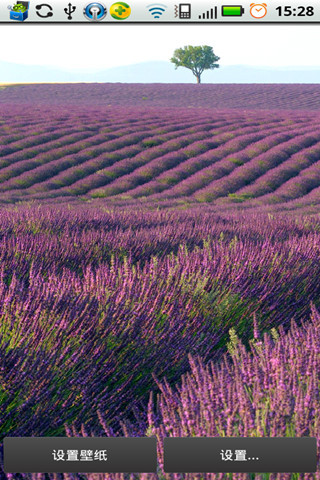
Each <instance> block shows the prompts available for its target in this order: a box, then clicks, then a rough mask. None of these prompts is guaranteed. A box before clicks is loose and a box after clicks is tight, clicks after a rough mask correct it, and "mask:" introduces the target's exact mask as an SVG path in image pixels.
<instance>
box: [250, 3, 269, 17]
mask: <svg viewBox="0 0 320 480" xmlns="http://www.w3.org/2000/svg"><path fill="white" fill-rule="evenodd" d="M250 15H251V17H253V18H263V17H265V16H266V15H267V4H266V3H251V4H250Z"/></svg>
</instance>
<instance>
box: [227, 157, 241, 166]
mask: <svg viewBox="0 0 320 480" xmlns="http://www.w3.org/2000/svg"><path fill="white" fill-rule="evenodd" d="M227 160H228V161H229V162H231V163H234V164H235V165H239V166H240V165H243V164H244V161H243V160H239V158H228V159H227Z"/></svg>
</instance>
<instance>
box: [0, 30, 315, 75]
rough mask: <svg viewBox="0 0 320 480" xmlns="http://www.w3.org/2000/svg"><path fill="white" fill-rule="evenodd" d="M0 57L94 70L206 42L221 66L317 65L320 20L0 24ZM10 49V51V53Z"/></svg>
mask: <svg viewBox="0 0 320 480" xmlns="http://www.w3.org/2000/svg"><path fill="white" fill-rule="evenodd" d="M0 45H7V47H6V48H1V49H0V61H6V62H14V63H18V64H24V65H46V66H51V67H58V68H61V69H63V70H68V71H74V70H75V71H99V70H104V69H106V68H111V67H117V66H123V65H132V64H136V63H140V62H147V61H150V60H166V61H168V60H169V59H170V58H171V57H172V55H173V52H174V50H175V49H176V48H180V47H183V46H185V45H210V46H211V47H212V48H213V51H214V53H215V54H216V55H218V56H219V57H220V61H219V64H220V66H227V65H252V66H270V67H281V66H313V67H319V66H320V55H319V53H318V48H319V47H318V46H319V45H320V25H297V24H296V25H283V24H282V25H281V24H278V25H263V24H260V25H214V26H213V25H159V24H158V25H154V24H153V25H128V24H127V25H123V24H121V25H119V24H116V25H110V24H107V25H104V24H90V23H88V24H84V25H68V24H66V25H48V24H47V25H28V24H23V25H14V26H13V25H10V24H7V25H1V28H0ZM13 52H14V54H13Z"/></svg>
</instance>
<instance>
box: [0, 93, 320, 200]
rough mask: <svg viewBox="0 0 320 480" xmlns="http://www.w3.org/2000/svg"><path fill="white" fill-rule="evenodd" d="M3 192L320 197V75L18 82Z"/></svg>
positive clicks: (7, 98)
mask: <svg viewBox="0 0 320 480" xmlns="http://www.w3.org/2000/svg"><path fill="white" fill-rule="evenodd" d="M0 109H1V124H0V136H1V150H0V155H1V156H0V201H1V202H3V203H8V202H17V201H29V200H37V201H38V200H39V201H55V200H57V199H59V201H60V200H61V199H64V200H66V199H79V198H81V199H82V200H92V199H97V198H99V199H104V201H108V202H111V203H114V204H123V203H124V204H128V203H132V202H136V201H139V202H144V203H145V202H147V203H150V204H159V203H160V204H162V205H168V204H172V205H176V204H181V203H182V204H186V205H189V204H199V203H200V204H201V203H211V204H214V205H217V207H219V208H229V207H230V206H231V207H234V206H236V207H237V206H239V204H240V205H241V208H243V207H254V208H256V207H259V208H260V207H264V206H266V205H269V206H272V207H275V208H278V206H280V205H282V206H284V205H286V207H285V208H290V209H291V208H293V209H295V208H297V207H305V206H307V207H308V206H311V207H315V208H316V206H317V205H318V203H319V200H320V111H319V110H320V85H270V84H266V85H255V84H248V85H241V84H234V85H193V84H187V85H182V84H181V85H172V86H171V85H163V84H147V85H144V84H135V85H134V84H131V85H124V84H66V85H63V84H56V85H48V84H41V85H11V86H6V87H3V89H2V90H1V91H0Z"/></svg>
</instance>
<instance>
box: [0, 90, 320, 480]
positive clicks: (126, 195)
mask: <svg viewBox="0 0 320 480" xmlns="http://www.w3.org/2000/svg"><path fill="white" fill-rule="evenodd" d="M203 87H204V88H203ZM123 88H124V87H123V85H121V84H101V85H98V84H94V85H93V86H90V85H85V84H83V85H81V84H80V85H38V86H36V85H22V86H9V87H6V88H3V89H2V90H0V239H1V249H0V316H1V320H0V332H1V333H0V379H1V382H0V398H1V400H0V430H1V435H0V441H2V439H3V438H4V437H5V436H66V435H68V436H91V435H92V436H105V435H107V436H119V435H120V436H123V435H125V436H156V437H157V439H158V449H159V451H158V454H159V471H158V474H157V475H151V474H131V475H130V474H26V473H15V474H5V473H4V472H3V471H0V479H1V480H6V479H17V480H18V479H19V480H23V479H28V480H40V479H41V480H49V479H50V480H58V479H59V480H62V479H69V480H70V479H74V480H76V479H77V480H80V479H90V480H94V479H100V480H106V479H110V480H125V479H126V480H129V479H130V480H133V479H141V480H164V479H166V480H180V479H181V480H182V479H188V480H191V479H195V478H196V479H199V480H200V479H206V480H207V479H212V480H214V479H216V480H218V479H219V480H220V479H221V480H227V479H229V478H234V479H239V480H240V479H241V480H250V479H253V478H255V479H261V480H262V479H263V480H266V479H270V480H287V479H288V480H289V479H292V480H295V479H301V480H302V479H320V469H319V468H318V470H319V471H318V472H317V473H315V474H299V473H296V474H289V473H288V474H276V473H274V474H273V473H270V474H255V475H253V474H232V475H231V474H230V475H229V474H199V475H195V474H165V473H164V472H163V442H162V440H163V438H164V437H167V436H179V437H180V436H288V437H293V436H314V437H316V438H317V440H318V448H319V447H320V394H319V393H320V392H319V385H320V373H319V372H320V342H319V338H320V336H319V335H320V313H319V311H320V282H319V278H320V220H319V204H320V102H319V98H320V96H319V93H320V92H319V89H320V86H319V85H290V86H285V85H272V86H271V85H225V86H223V85H200V86H198V85H185V86H184V88H187V90H188V95H185V93H186V92H185V91H184V92H183V94H182V90H181V86H179V85H178V86H177V85H172V86H171V85H170V86H169V85H160V84H159V85H142V84H141V85H128V86H126V88H127V89H128V90H127V92H126V94H125V95H124V94H123ZM186 98H187V100H186ZM125 100H127V101H126V102H125ZM186 102H187V103H186ZM0 463H1V462H0ZM318 467H320V456H319V459H318Z"/></svg>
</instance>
